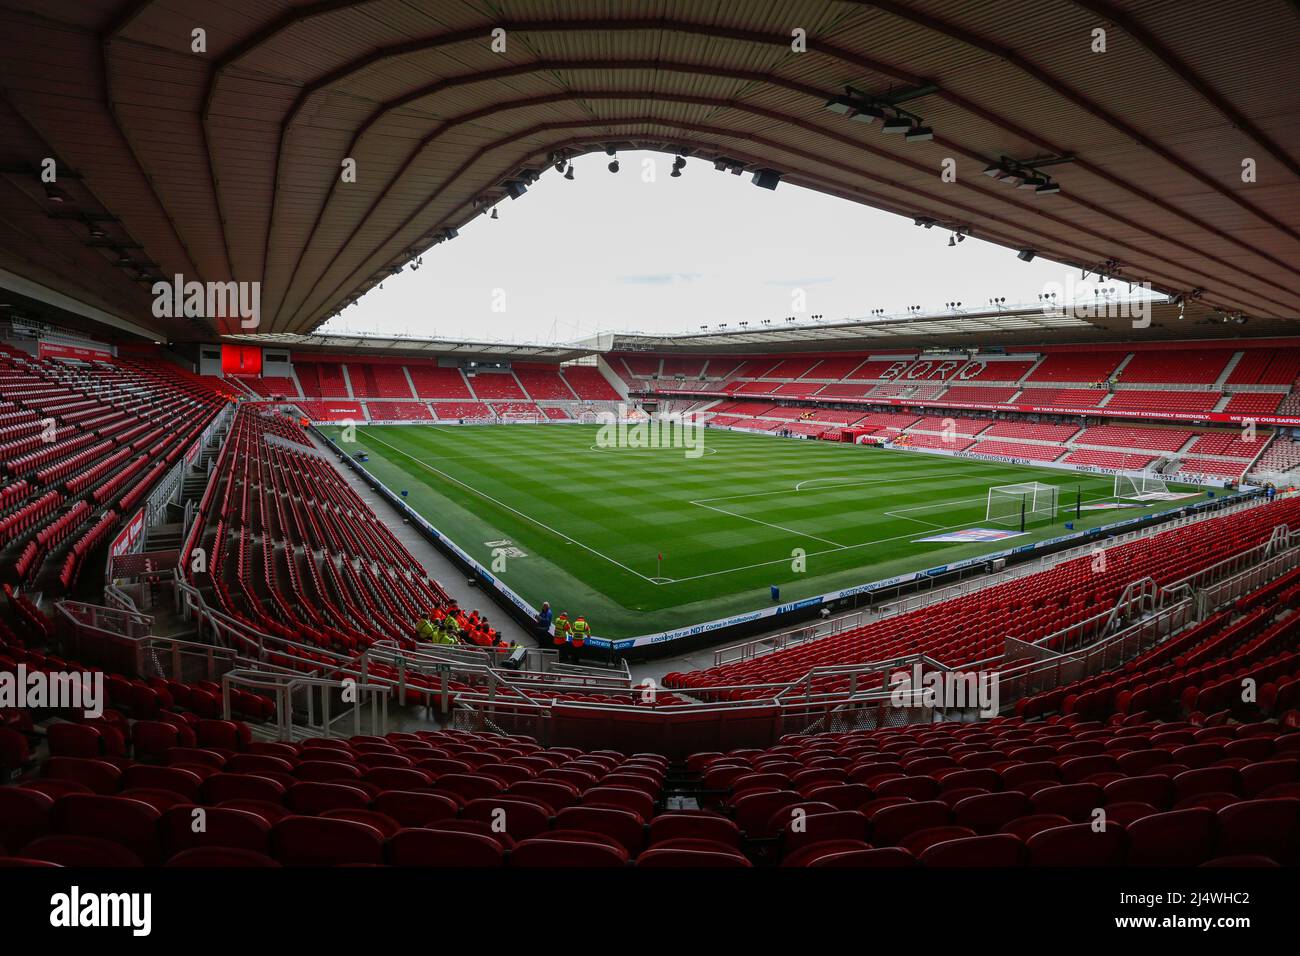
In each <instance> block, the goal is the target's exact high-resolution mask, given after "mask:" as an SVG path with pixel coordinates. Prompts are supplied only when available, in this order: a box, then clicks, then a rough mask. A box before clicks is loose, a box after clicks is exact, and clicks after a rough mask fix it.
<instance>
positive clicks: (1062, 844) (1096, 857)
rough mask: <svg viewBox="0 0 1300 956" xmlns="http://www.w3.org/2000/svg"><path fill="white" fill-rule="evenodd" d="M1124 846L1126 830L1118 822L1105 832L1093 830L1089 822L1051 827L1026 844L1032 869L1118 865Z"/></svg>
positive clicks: (1109, 826)
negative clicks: (1041, 867)
mask: <svg viewBox="0 0 1300 956" xmlns="http://www.w3.org/2000/svg"><path fill="white" fill-rule="evenodd" d="M1127 845H1128V841H1127V838H1126V836H1125V829H1124V827H1123V826H1122V825H1121V824H1118V823H1110V824H1108V825H1107V826H1106V829H1105V830H1094V829H1093V827H1092V825H1091V824H1088V823H1074V824H1070V825H1068V826H1061V827H1052V828H1050V829H1047V830H1040V831H1038V832H1037V833H1035V834H1033V835H1032V836H1030V837H1029V838H1028V839H1027V840H1026V841H1025V846H1026V848H1027V849H1028V850H1029V863H1030V865H1031V866H1074V867H1079V866H1118V865H1119V864H1121V863H1123V862H1124V854H1125V852H1126V849H1127Z"/></svg>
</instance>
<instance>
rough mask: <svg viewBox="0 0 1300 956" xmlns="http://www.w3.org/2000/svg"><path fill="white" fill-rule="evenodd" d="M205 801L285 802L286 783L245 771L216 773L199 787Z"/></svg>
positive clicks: (212, 802)
mask: <svg viewBox="0 0 1300 956" xmlns="http://www.w3.org/2000/svg"><path fill="white" fill-rule="evenodd" d="M199 792H200V794H201V795H202V798H203V802H204V803H210V804H215V803H225V802H226V801H227V800H260V801H263V802H265V803H283V802H284V792H285V788H284V785H283V784H281V783H279V782H278V781H276V780H270V779H267V778H266V777H258V776H255V775H253V774H244V773H214V774H213V775H212V776H210V777H208V778H207V779H206V780H204V781H203V784H202V785H201V786H200V788H199Z"/></svg>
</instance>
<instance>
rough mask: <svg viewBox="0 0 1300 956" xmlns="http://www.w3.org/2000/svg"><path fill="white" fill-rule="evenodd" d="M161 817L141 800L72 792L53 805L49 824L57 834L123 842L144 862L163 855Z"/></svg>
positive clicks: (123, 844) (154, 860)
mask: <svg viewBox="0 0 1300 956" xmlns="http://www.w3.org/2000/svg"><path fill="white" fill-rule="evenodd" d="M159 816H160V815H159V813H158V811H157V810H155V809H154V808H153V807H151V806H150V805H149V804H147V803H143V802H141V801H139V800H132V799H130V798H127V797H121V796H105V795H101V794H93V793H70V794H68V795H67V796H66V797H63V798H61V799H60V800H59V801H58V802H56V803H55V804H54V807H53V809H52V810H51V811H50V825H51V827H52V828H53V830H54V831H55V832H56V833H61V834H69V835H73V836H87V837H98V838H101V839H105V840H111V841H112V842H114V843H120V844H121V845H122V846H124V847H126V848H127V849H129V850H131V852H133V853H134V854H135V855H136V856H138V857H139V858H140V859H141V860H143V861H144V862H146V863H158V862H161V857H162V851H161V845H160V844H159V841H158V819H159Z"/></svg>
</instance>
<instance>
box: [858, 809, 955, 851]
mask: <svg viewBox="0 0 1300 956" xmlns="http://www.w3.org/2000/svg"><path fill="white" fill-rule="evenodd" d="M951 815H952V812H951V810H950V809H949V807H948V804H946V803H944V802H943V801H941V800H926V801H922V802H919V803H902V804H898V805H897V806H892V807H885V808H884V809H883V810H881V811H879V812H878V813H876V814H875V815H874V816H873V817H872V818H871V842H872V843H873V844H875V845H876V846H878V847H883V846H897V845H898V844H900V843H901V842H902V841H903V839H904V838H906V837H907V836H909V835H911V834H913V833H916V832H918V831H920V830H928V829H931V828H932V827H940V826H945V825H946V824H947V823H948V821H949V819H950V817H951Z"/></svg>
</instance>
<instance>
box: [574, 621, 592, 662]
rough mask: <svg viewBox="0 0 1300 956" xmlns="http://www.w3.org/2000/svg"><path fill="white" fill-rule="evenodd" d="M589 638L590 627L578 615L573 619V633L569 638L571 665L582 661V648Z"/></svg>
mask: <svg viewBox="0 0 1300 956" xmlns="http://www.w3.org/2000/svg"><path fill="white" fill-rule="evenodd" d="M590 636H591V625H590V624H588V623H587V619H586V618H585V617H583V616H582V615H581V614H579V615H578V616H577V617H576V618H574V619H573V633H572V638H571V640H572V646H573V663H575V664H577V663H578V662H579V661H581V660H582V648H583V646H584V645H585V644H586V643H587V638H588V637H590Z"/></svg>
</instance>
